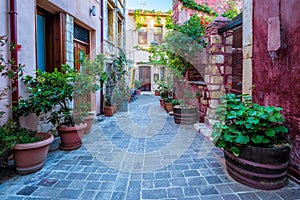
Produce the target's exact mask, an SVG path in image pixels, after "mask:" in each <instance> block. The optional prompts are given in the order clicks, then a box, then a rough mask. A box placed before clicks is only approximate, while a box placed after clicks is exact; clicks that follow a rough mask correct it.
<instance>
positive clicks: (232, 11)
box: [178, 0, 240, 20]
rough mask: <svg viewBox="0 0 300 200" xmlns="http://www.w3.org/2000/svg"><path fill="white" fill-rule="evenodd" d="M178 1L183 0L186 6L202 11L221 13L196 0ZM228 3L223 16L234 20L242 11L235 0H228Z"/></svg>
mask: <svg viewBox="0 0 300 200" xmlns="http://www.w3.org/2000/svg"><path fill="white" fill-rule="evenodd" d="M178 1H181V2H182V5H183V6H184V7H186V8H189V9H192V10H196V11H200V12H203V13H206V14H208V15H211V16H218V15H219V14H218V13H217V12H215V11H213V10H212V9H211V8H209V7H208V6H207V5H203V4H197V3H196V2H195V1H194V0H178ZM227 5H228V9H227V11H226V12H224V13H222V14H221V15H222V16H223V17H226V18H228V19H230V20H232V19H233V18H234V17H236V16H237V15H238V14H239V13H240V11H239V9H238V5H237V3H236V2H235V1H234V0H228V1H227Z"/></svg>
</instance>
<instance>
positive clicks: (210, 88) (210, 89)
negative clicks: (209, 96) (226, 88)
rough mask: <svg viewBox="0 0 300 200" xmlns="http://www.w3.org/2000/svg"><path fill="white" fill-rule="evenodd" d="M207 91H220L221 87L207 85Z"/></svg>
mask: <svg viewBox="0 0 300 200" xmlns="http://www.w3.org/2000/svg"><path fill="white" fill-rule="evenodd" d="M207 89H208V90H209V91H216V90H217V91H220V90H221V85H207Z"/></svg>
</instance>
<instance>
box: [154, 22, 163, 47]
mask: <svg viewBox="0 0 300 200" xmlns="http://www.w3.org/2000/svg"><path fill="white" fill-rule="evenodd" d="M155 28H161V34H156V33H155ZM156 36H159V37H160V41H156V40H155V38H156ZM153 38H154V40H155V41H156V42H158V44H161V43H162V40H163V26H162V25H155V26H154V30H153Z"/></svg>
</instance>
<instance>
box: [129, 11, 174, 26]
mask: <svg viewBox="0 0 300 200" xmlns="http://www.w3.org/2000/svg"><path fill="white" fill-rule="evenodd" d="M147 14H152V15H153V14H156V16H155V23H156V24H157V25H161V24H162V18H161V16H162V14H168V15H167V16H166V21H168V23H170V21H171V22H172V16H171V15H172V10H170V11H168V12H162V11H159V10H158V11H155V10H143V9H135V10H134V12H133V17H134V20H135V27H136V28H137V29H139V28H142V27H143V25H144V24H145V23H146V15H147ZM166 24H167V22H166Z"/></svg>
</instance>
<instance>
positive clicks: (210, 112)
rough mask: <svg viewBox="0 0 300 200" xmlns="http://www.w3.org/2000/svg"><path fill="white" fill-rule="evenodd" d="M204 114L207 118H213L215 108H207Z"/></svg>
mask: <svg viewBox="0 0 300 200" xmlns="http://www.w3.org/2000/svg"><path fill="white" fill-rule="evenodd" d="M206 114H207V116H208V117H209V118H215V117H216V110H215V109H212V108H207V111H206Z"/></svg>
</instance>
